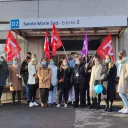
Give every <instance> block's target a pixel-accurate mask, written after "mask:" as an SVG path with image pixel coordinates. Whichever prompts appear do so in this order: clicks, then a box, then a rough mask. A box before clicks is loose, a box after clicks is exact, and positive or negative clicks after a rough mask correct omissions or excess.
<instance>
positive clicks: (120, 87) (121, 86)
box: [118, 58, 128, 94]
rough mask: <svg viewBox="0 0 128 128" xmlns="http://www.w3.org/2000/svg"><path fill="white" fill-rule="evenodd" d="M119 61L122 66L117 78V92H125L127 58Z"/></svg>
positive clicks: (126, 84) (127, 71)
mask: <svg viewBox="0 0 128 128" xmlns="http://www.w3.org/2000/svg"><path fill="white" fill-rule="evenodd" d="M121 63H122V64H123V66H122V70H121V74H120V79H119V85H118V92H119V93H124V94H126V92H127V89H128V59H126V58H124V59H123V60H122V61H121Z"/></svg>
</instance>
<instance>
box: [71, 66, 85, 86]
mask: <svg viewBox="0 0 128 128" xmlns="http://www.w3.org/2000/svg"><path fill="white" fill-rule="evenodd" d="M77 74H78V76H77ZM71 83H73V85H74V86H75V84H79V88H86V73H85V67H84V65H80V66H77V65H75V67H74V68H73V71H72V75H71Z"/></svg>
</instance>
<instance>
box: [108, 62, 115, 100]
mask: <svg viewBox="0 0 128 128" xmlns="http://www.w3.org/2000/svg"><path fill="white" fill-rule="evenodd" d="M116 75H117V68H116V65H115V64H113V66H112V67H111V68H110V69H108V73H107V81H108V86H107V99H108V100H110V101H111V100H112V101H113V100H116V87H115V79H116Z"/></svg>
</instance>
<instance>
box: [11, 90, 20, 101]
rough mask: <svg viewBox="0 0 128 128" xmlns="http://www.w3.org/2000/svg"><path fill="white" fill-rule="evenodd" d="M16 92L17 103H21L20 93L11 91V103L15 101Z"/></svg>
mask: <svg viewBox="0 0 128 128" xmlns="http://www.w3.org/2000/svg"><path fill="white" fill-rule="evenodd" d="M16 92H17V96H18V101H21V91H13V92H12V100H13V102H15V99H16Z"/></svg>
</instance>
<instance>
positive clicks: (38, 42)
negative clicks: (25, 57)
mask: <svg viewBox="0 0 128 128" xmlns="http://www.w3.org/2000/svg"><path fill="white" fill-rule="evenodd" d="M27 43H28V48H29V49H28V51H30V52H32V53H33V54H36V55H37V59H38V61H40V59H41V58H42V57H43V56H44V54H43V44H44V39H39V38H28V39H27Z"/></svg>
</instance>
